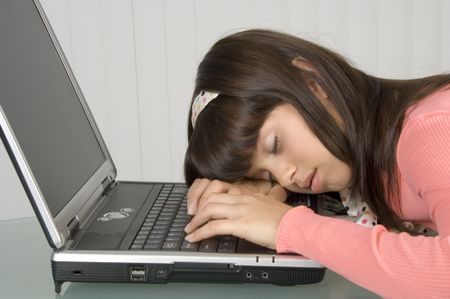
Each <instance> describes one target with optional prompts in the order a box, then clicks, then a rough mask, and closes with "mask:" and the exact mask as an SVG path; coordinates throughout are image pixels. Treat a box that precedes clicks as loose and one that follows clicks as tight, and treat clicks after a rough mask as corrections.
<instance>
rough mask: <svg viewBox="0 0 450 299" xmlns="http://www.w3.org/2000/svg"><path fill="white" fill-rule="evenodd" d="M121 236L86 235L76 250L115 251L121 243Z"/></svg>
mask: <svg viewBox="0 0 450 299" xmlns="http://www.w3.org/2000/svg"><path fill="white" fill-rule="evenodd" d="M122 238H123V234H114V235H112V234H111V235H104V234H96V233H87V234H86V235H85V236H84V237H83V239H82V240H81V241H80V243H79V244H78V246H77V247H78V249H83V250H110V249H116V248H117V247H118V246H119V245H120V242H121V241H122Z"/></svg>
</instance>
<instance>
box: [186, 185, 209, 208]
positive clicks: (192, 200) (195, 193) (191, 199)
mask: <svg viewBox="0 0 450 299" xmlns="http://www.w3.org/2000/svg"><path fill="white" fill-rule="evenodd" d="M210 182H211V181H210V180H208V179H196V180H195V181H194V183H193V184H192V186H191V188H189V191H188V193H187V195H186V196H187V200H188V214H189V215H194V214H195V211H196V210H197V205H198V201H199V200H200V197H201V196H202V194H203V192H204V191H205V189H206V188H207V187H208V185H209V183H210Z"/></svg>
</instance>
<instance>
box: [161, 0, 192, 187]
mask: <svg viewBox="0 0 450 299" xmlns="http://www.w3.org/2000/svg"><path fill="white" fill-rule="evenodd" d="M164 17H165V28H166V62H167V66H166V67H167V82H168V85H169V90H168V98H167V100H168V102H169V111H170V113H169V121H170V125H169V126H170V127H169V132H168V133H169V134H170V144H171V149H170V153H171V158H172V159H171V161H172V164H171V171H172V178H173V180H176V181H182V180H183V161H184V151H185V149H186V146H187V127H186V126H187V118H188V117H187V111H188V110H189V101H190V99H191V94H192V90H193V88H194V81H195V80H194V78H195V71H196V67H197V64H196V49H197V47H196V40H197V39H196V32H195V22H196V19H195V3H194V1H193V0H167V1H164Z"/></svg>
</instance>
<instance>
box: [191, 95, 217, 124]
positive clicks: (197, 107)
mask: <svg viewBox="0 0 450 299" xmlns="http://www.w3.org/2000/svg"><path fill="white" fill-rule="evenodd" d="M218 95H219V93H217V92H211V91H205V90H202V91H200V93H199V94H198V95H197V97H195V99H194V102H193V103H192V115H191V123H192V127H195V122H196V121H197V117H198V115H199V114H200V112H202V110H203V109H205V107H206V105H208V103H209V102H211V101H212V100H214V99H215V98H217V96H218Z"/></svg>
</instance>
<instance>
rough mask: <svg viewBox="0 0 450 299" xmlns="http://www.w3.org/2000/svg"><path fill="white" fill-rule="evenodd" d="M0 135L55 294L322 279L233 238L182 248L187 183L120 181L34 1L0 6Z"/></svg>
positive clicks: (305, 265)
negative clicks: (107, 286)
mask: <svg viewBox="0 0 450 299" xmlns="http://www.w3.org/2000/svg"><path fill="white" fill-rule="evenodd" d="M0 136H1V139H2V141H3V143H4V145H5V147H6V149H7V151H8V154H9V156H10V158H11V161H12V162H13V165H14V167H15V169H16V171H17V174H18V176H19V178H20V180H21V182H22V185H23V187H24V189H25V191H26V194H27V195H28V198H29V200H30V202H31V205H32V206H33V209H34V211H35V213H36V216H37V218H38V219H39V222H40V224H41V226H42V229H43V231H44V233H45V236H46V238H47V240H48V242H49V244H50V246H51V247H52V248H53V249H54V251H53V254H52V257H51V264H52V272H53V279H54V282H55V291H56V292H60V290H61V285H62V284H63V283H64V282H65V281H76V282H128V283H166V282H226V283H230V282H236V283H241V282H250V283H270V284H279V285H295V284H306V283H315V282H319V281H321V280H322V279H323V276H324V273H325V268H324V267H323V266H321V265H320V264H318V263H317V262H315V261H312V260H310V259H308V258H305V257H303V256H299V255H279V254H276V252H274V251H271V250H268V249H265V248H262V247H259V246H256V245H254V244H251V243H248V242H246V241H244V240H239V239H237V238H235V237H233V236H217V237H214V238H211V239H207V240H204V241H202V242H199V243H188V242H186V241H184V232H183V229H184V226H185V225H186V223H187V221H188V219H187V215H186V197H185V192H186V186H185V185H184V184H183V183H164V182H161V183H155V182H124V181H116V180H115V178H116V173H117V172H116V168H115V166H114V163H113V161H112V159H111V156H110V155H109V153H108V149H107V147H106V145H105V142H104V141H103V139H102V136H101V134H100V131H99V129H98V127H97V126H96V124H95V121H94V118H93V116H92V114H91V112H90V111H89V107H88V106H87V103H86V101H85V99H84V98H83V95H82V92H81V90H80V88H79V86H78V84H77V82H76V80H75V78H74V75H73V73H72V71H71V69H70V67H69V65H68V63H67V60H66V58H65V57H64V55H63V53H62V50H61V47H60V46H59V44H58V42H57V40H56V37H55V34H54V33H53V31H52V29H51V27H50V25H49V22H48V20H47V18H46V16H45V14H44V11H43V9H42V7H41V5H40V4H39V3H38V2H37V1H33V0H2V1H0ZM307 201H308V200H306V202H307Z"/></svg>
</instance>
